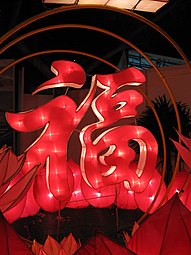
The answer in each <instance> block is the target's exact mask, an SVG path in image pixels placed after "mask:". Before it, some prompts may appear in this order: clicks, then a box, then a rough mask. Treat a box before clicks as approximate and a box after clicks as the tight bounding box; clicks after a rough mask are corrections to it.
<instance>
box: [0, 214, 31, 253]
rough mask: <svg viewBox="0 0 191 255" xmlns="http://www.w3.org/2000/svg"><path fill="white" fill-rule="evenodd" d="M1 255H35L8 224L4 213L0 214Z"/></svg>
mask: <svg viewBox="0 0 191 255" xmlns="http://www.w3.org/2000/svg"><path fill="white" fill-rule="evenodd" d="M0 254H1V255H34V253H33V252H32V251H31V250H30V248H29V247H28V246H27V245H26V244H25V243H24V241H23V240H22V239H21V238H20V237H19V235H18V234H17V233H16V232H15V230H14V229H13V228H12V226H11V225H10V224H9V223H8V222H7V220H6V219H5V218H4V216H3V214H2V213H0Z"/></svg>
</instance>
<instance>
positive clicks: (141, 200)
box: [135, 169, 166, 213]
mask: <svg viewBox="0 0 191 255" xmlns="http://www.w3.org/2000/svg"><path fill="white" fill-rule="evenodd" d="M161 178H162V177H161V175H160V174H159V172H158V171H157V170H156V169H155V171H154V175H153V177H152V179H151V180H150V181H149V184H148V186H147V187H146V189H145V190H144V191H143V192H141V193H135V200H136V203H137V205H138V207H139V208H140V209H141V210H142V211H143V212H145V211H146V210H147V209H148V208H149V206H150V205H151V203H152V201H153V200H154V198H155V196H156V193H157V190H158V188H159V185H160V182H161V180H162V179H161ZM165 193H166V185H165V182H164V181H163V180H162V186H161V189H160V193H159V195H158V197H157V199H156V201H155V202H154V204H153V206H152V208H151V210H150V211H149V212H150V213H153V212H154V211H155V210H156V208H157V207H158V205H159V204H160V202H161V200H162V198H163V197H164V195H165Z"/></svg>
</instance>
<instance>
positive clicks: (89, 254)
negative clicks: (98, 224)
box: [74, 231, 135, 255]
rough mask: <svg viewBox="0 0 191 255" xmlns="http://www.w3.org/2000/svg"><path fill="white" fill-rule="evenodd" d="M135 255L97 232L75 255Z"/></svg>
mask: <svg viewBox="0 0 191 255" xmlns="http://www.w3.org/2000/svg"><path fill="white" fill-rule="evenodd" d="M120 254H121V255H122V254H123V255H135V253H133V252H131V251H130V250H129V249H127V248H126V247H123V246H121V245H120V244H118V243H116V242H114V241H113V240H111V239H110V238H108V237H107V236H105V235H104V234H102V233H100V232H99V231H97V232H96V233H95V234H94V236H93V237H92V238H90V239H89V240H88V241H87V242H86V243H85V244H84V245H83V246H82V247H81V248H80V249H79V250H78V251H76V253H74V255H120Z"/></svg>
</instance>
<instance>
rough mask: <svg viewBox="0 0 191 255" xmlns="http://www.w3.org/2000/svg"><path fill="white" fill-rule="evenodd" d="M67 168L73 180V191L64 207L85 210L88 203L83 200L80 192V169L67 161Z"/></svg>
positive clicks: (70, 161) (72, 162) (71, 161)
mask: <svg viewBox="0 0 191 255" xmlns="http://www.w3.org/2000/svg"><path fill="white" fill-rule="evenodd" d="M68 168H69V169H70V170H71V172H72V174H73V178H74V189H73V192H72V195H71V198H70V201H69V202H68V203H67V205H66V207H68V208H85V207H88V205H89V203H88V201H86V200H85V198H84V196H83V194H82V190H81V181H82V176H81V171H80V167H79V165H78V164H77V163H75V162H74V161H73V160H71V159H70V160H69V161H68Z"/></svg>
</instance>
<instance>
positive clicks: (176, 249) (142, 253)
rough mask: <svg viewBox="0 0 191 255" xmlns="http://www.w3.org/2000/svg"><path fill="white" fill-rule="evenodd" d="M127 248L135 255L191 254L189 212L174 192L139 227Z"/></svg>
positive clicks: (190, 215)
mask: <svg viewBox="0 0 191 255" xmlns="http://www.w3.org/2000/svg"><path fill="white" fill-rule="evenodd" d="M128 248H129V249H131V250H132V251H134V252H135V253H136V254H138V255H148V254H149V255H171V254H173V255H180V254H181V255H190V254H191V212H190V211H189V210H188V209H187V208H186V207H185V206H184V204H183V203H182V202H181V200H180V199H179V196H178V194H177V193H176V194H175V195H174V196H173V197H172V198H171V199H170V200H168V201H167V202H166V203H165V204H164V205H163V206H162V207H160V208H159V209H158V210H156V211H155V212H154V213H153V214H152V215H149V217H148V218H147V219H146V220H145V221H144V222H143V223H142V224H141V225H140V227H139V228H138V230H137V231H136V232H135V234H134V235H133V237H132V238H131V240H130V241H129V243H128Z"/></svg>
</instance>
